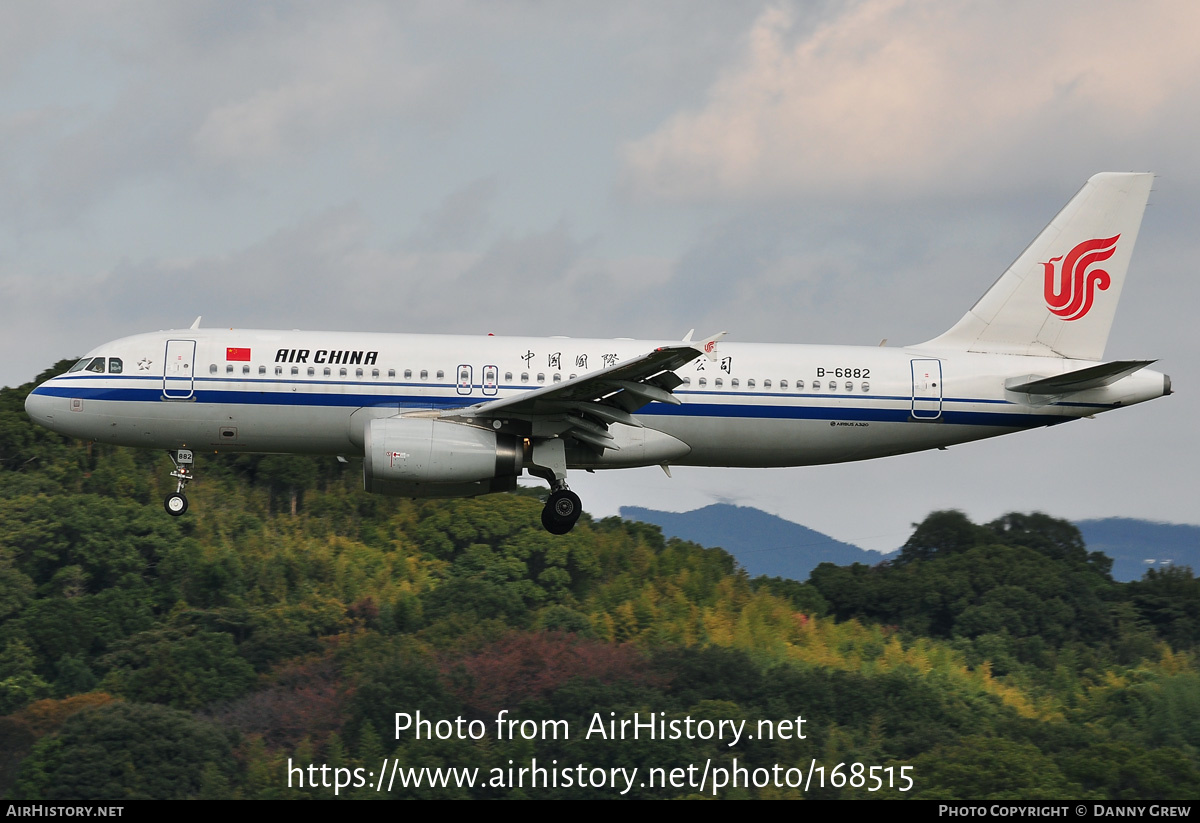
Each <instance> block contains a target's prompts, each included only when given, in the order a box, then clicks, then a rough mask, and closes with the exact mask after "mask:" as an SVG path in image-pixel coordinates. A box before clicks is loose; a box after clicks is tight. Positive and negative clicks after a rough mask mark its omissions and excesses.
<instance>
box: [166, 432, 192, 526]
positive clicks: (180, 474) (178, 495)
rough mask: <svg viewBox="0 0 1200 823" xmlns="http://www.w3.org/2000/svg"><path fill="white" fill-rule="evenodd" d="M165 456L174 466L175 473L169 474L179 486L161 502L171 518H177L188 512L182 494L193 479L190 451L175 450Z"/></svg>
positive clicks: (184, 496)
mask: <svg viewBox="0 0 1200 823" xmlns="http://www.w3.org/2000/svg"><path fill="white" fill-rule="evenodd" d="M167 455H168V456H169V457H170V458H171V462H172V463H174V464H175V471H173V472H171V476H172V477H174V478H176V479H177V480H178V481H179V485H178V486H176V488H175V491H174V492H172V493H171V494H168V495H167V499H166V500H164V501H163V508H165V509H166V510H167V514H169V515H171V516H172V517H179V516H180V515H181V514H183V513H184V512H186V511H187V510H188V499H187V496H186V495H185V494H184V493H183V492H184V489H186V488H187V484H188V482H189V481H190V480H191V479H192V477H193V475H192V452H191V450H190V449H176V450H175V451H169V452H167Z"/></svg>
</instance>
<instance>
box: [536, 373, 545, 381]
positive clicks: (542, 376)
mask: <svg viewBox="0 0 1200 823" xmlns="http://www.w3.org/2000/svg"><path fill="white" fill-rule="evenodd" d="M537 381H538V382H539V383H545V382H546V375H545V374H543V373H542V372H538V376H537Z"/></svg>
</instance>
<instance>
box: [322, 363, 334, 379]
mask: <svg viewBox="0 0 1200 823" xmlns="http://www.w3.org/2000/svg"><path fill="white" fill-rule="evenodd" d="M324 376H325V377H333V369H331V368H329V367H328V366H326V367H325V372H324Z"/></svg>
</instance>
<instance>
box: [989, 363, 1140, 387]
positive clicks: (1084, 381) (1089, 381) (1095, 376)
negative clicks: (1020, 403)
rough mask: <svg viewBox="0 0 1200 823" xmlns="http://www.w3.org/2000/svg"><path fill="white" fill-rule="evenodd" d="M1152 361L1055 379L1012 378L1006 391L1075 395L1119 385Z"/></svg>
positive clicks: (1109, 365)
mask: <svg viewBox="0 0 1200 823" xmlns="http://www.w3.org/2000/svg"><path fill="white" fill-rule="evenodd" d="M1153 362H1154V361H1153V360H1114V361H1113V362H1111V363H1101V364H1100V365H1099V366H1088V367H1087V368H1086V369H1079V370H1077V371H1069V372H1067V373H1066V374H1058V375H1055V376H1054V377H1038V376H1037V375H1036V374H1029V375H1026V376H1024V377H1010V378H1009V379H1008V380H1006V381H1005V382H1004V388H1006V389H1008V390H1009V391H1015V392H1021V393H1022V394H1043V395H1051V394H1055V395H1057V394H1074V393H1075V392H1081V391H1087V390H1088V389H1099V388H1101V387H1103V386H1107V385H1110V384H1112V383H1116V382H1117V381H1118V380H1120V379H1121V378H1122V377H1127V376H1129V375H1131V374H1133V373H1134V372H1135V371H1137V370H1138V369H1144V368H1146V366H1149V365H1150V364H1151V363H1153Z"/></svg>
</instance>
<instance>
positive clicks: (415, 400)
mask: <svg viewBox="0 0 1200 823" xmlns="http://www.w3.org/2000/svg"><path fill="white" fill-rule="evenodd" d="M197 382H200V381H197ZM33 393H34V394H42V395H46V396H50V397H68V398H78V399H82V400H110V401H119V402H138V403H160V402H196V403H214V404H215V403H228V404H234V405H249V406H260V405H266V406H321V407H344V408H361V407H363V406H392V407H395V408H397V409H400V408H408V409H452V408H461V407H462V406H463V402H464V400H468V399H476V400H477V401H478V402H484V401H485V400H486V399H487V398H467V397H464V396H461V395H450V396H445V397H438V396H424V395H396V394H366V393H354V394H337V393H326V392H278V391H274V392H265V391H240V390H232V391H231V390H225V389H205V388H199V387H198V388H196V390H195V393H194V395H193V397H192V398H188V399H187V400H186V401H183V400H176V401H164V398H163V396H162V389H161V388H160V387H158V386H156V387H155V388H136V389H135V388H121V387H117V386H112V387H84V386H70V387H69V386H54V385H50V384H49V383H45V384H43V385H41V386H38V387H37V388H36V389H34V390H33ZM826 397H837V399H838V400H841V401H842V402H845V400H846V399H848V398H846V397H845V396H831V395H826ZM856 399H857V398H856ZM862 399H863V400H866V399H867V398H862ZM872 399H874V400H877V401H885V400H893V401H894V400H900V401H907V400H909V399H910V398H906V397H901V398H883V397H880V398H872ZM946 402H951V401H946ZM953 402H969V403H975V402H980V403H982V402H993V403H994V402H995V401H982V400H981V401H976V400H963V401H953ZM1096 408H1104V407H1102V406H1096ZM637 414H640V415H655V416H677V417H714V418H720V417H735V418H745V419H779V420H849V421H863V422H879V423H884V422H887V423H905V422H908V421H909V420H910V419H911V418H910V415H911V412H910V409H908V408H869V407H862V406H859V407H846V406H809V405H805V406H801V405H772V404H761V403H760V404H751V403H696V402H691V403H686V404H684V405H680V406H672V405H667V404H665V403H650V404H648V405H646V406H643V407H642V408H641V409H638V410H637ZM1070 419H1073V418H1070V417H1057V416H1056V417H1050V416H1046V415H1036V414H1014V413H1005V412H977V411H955V410H953V409H947V408H945V406H944V405H943V409H942V414H941V417H939V418H937V419H936V420H928V421H922V422H926V423H937V422H941V423H947V424H957V425H968V426H1001V427H1005V428H1036V427H1039V426H1050V425H1054V424H1056V423H1064V422H1066V421H1067V420H1070Z"/></svg>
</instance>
